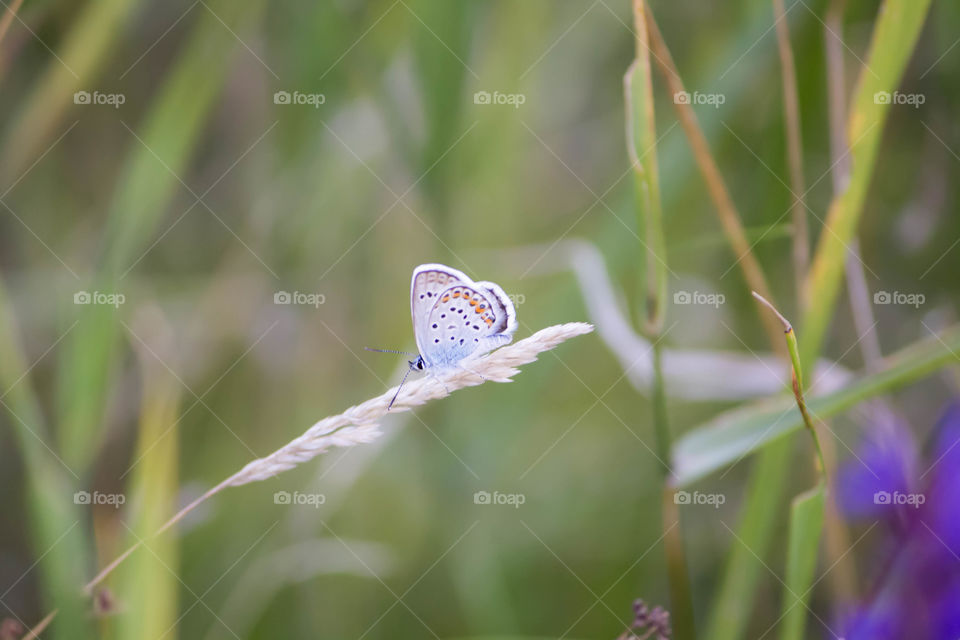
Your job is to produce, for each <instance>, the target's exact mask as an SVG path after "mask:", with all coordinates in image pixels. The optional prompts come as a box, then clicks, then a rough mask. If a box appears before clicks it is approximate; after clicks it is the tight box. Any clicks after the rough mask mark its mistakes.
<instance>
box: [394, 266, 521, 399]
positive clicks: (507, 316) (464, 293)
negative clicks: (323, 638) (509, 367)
mask: <svg viewBox="0 0 960 640" xmlns="http://www.w3.org/2000/svg"><path fill="white" fill-rule="evenodd" d="M410 315H411V317H412V319H413V335H414V338H416V341H417V350H418V352H419V353H418V354H417V358H416V359H415V360H411V361H409V365H410V371H427V372H428V373H437V372H440V371H443V370H444V369H450V368H455V367H462V366H463V365H462V364H461V363H462V362H463V361H464V360H466V359H468V358H472V357H476V356H479V355H482V354H484V353H487V352H489V351H492V350H493V349H496V348H498V347H502V346H503V345H505V344H508V343H509V342H510V341H511V340H513V334H514V332H515V331H516V330H517V310H516V308H515V307H514V306H513V301H512V300H510V298H509V297H508V296H507V294H506V293H505V292H504V290H503V289H502V288H501V287H500V285H497V284H495V283H493V282H474V281H473V280H471V279H470V278H468V277H467V276H466V274H464V273H463V272H462V271H458V270H456V269H454V268H452V267H448V266H446V265H442V264H436V263H430V264H422V265H420V266H419V267H417V268H416V269H414V270H413V276H412V278H411V279H410ZM409 373H410V372H409V371H408V372H407V374H409ZM405 380H406V376H404V381H405ZM400 385H401V386H403V382H401V383H400ZM399 393H400V389H399V388H398V389H397V394H399ZM396 399H397V395H394V397H393V400H396ZM393 400H391V402H390V406H393Z"/></svg>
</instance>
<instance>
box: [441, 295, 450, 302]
mask: <svg viewBox="0 0 960 640" xmlns="http://www.w3.org/2000/svg"><path fill="white" fill-rule="evenodd" d="M449 299H450V296H449V295H447V296H443V298H441V300H440V301H441V302H446V301H447V300H449Z"/></svg>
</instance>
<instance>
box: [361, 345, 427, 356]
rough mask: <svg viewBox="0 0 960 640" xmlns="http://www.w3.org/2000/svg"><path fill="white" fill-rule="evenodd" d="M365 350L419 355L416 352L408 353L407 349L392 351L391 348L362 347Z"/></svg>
mask: <svg viewBox="0 0 960 640" xmlns="http://www.w3.org/2000/svg"><path fill="white" fill-rule="evenodd" d="M364 349H366V350H367V351H376V352H377V353H399V354H400V355H402V356H415V355H419V354H416V353H410V352H409V351H394V350H393V349H374V348H373V347H364Z"/></svg>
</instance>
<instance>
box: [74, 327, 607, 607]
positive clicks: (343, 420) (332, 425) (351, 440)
mask: <svg viewBox="0 0 960 640" xmlns="http://www.w3.org/2000/svg"><path fill="white" fill-rule="evenodd" d="M591 331H593V325H590V324H587V323H585V322H570V323H567V324H559V325H554V326H552V327H547V328H546V329H541V330H540V331H538V332H536V333H535V334H533V335H532V336H530V337H529V338H525V339H524V340H521V341H519V342H516V343H514V344H510V345H507V346H505V347H501V348H500V349H497V350H496V351H494V352H493V353H489V354H487V355H485V356H483V357H480V358H476V359H473V360H470V361H468V362H465V363H464V366H465V367H466V368H462V369H451V370H449V371H444V372H442V373H439V374H437V375H434V376H425V377H423V378H419V379H416V380H413V381H412V382H407V384H405V385H404V386H403V389H402V392H401V393H400V395H399V396H397V399H396V401H395V402H394V403H393V407H392V408H390V409H389V412H391V413H393V412H400V411H409V410H410V409H412V408H413V407H417V406H420V405H423V404H426V403H427V402H430V401H431V400H437V399H439V398H443V397H445V396H448V395H450V393H451V392H453V391H456V390H457V389H463V388H465V387H473V386H476V385H478V384H482V383H484V382H486V381H494V382H510V380H511V379H512V378H513V376H515V375H517V374H518V373H520V370H519V369H517V367H519V366H521V365H524V364H529V363H531V362H533V361H534V360H536V359H537V356H538V355H539V354H540V353H542V352H544V351H548V350H550V349H553V348H554V347H556V346H557V345H559V344H560V343H562V342H564V341H566V340H569V339H570V338H573V337H576V336H579V335H583V334H585V333H590V332H591ZM396 391H397V390H396V388H393V389H389V390H388V391H386V392H384V393H383V394H381V395H379V396H377V397H375V398H372V399H370V400H367V401H366V402H363V403H361V404H358V405H355V406H353V407H350V408H349V409H347V410H346V411H344V412H343V413H341V414H338V415H335V416H329V417H327V418H324V419H323V420H320V421H319V422H317V423H316V424H314V425H313V426H312V427H310V428H309V429H307V430H306V432H304V434H303V435H301V436H299V437H297V438H294V439H293V440H291V441H290V442H288V443H287V444H286V445H284V446H283V447H281V448H279V449H277V450H276V451H274V452H273V453H271V454H270V455H268V456H266V457H264V458H260V459H258V460H254V461H253V462H251V463H249V464H248V465H247V466H245V467H244V468H242V469H240V471H238V472H237V473H235V474H233V475H232V476H230V477H229V478H227V479H226V480H224V481H223V482H221V483H220V484H218V485H216V486H215V487H213V488H212V489H210V490H209V491H207V492H206V493H204V494H203V495H202V496H200V497H199V498H197V499H196V500H194V501H193V502H191V503H190V504H188V505H187V506H186V507H184V508H183V509H181V510H180V511H178V512H177V513H176V515H174V516H173V517H172V518H170V520H168V521H167V522H166V524H164V525H163V526H162V527H160V529H158V530H157V532H156V534H155V535H160V534H161V533H163V532H164V531H166V530H167V529H169V528H170V527H172V526H173V525H175V524H176V523H177V522H179V521H180V520H181V519H182V518H183V517H184V516H186V515H187V514H188V513H190V512H191V511H192V510H193V509H194V508H196V507H197V506H199V505H200V504H201V503H203V502H205V501H206V500H208V499H209V498H211V497H213V496H214V495H216V494H217V493H220V492H221V491H222V490H224V489H226V488H227V487H238V486H240V485H244V484H249V483H251V482H259V481H260V480H266V479H267V478H271V477H273V476H275V475H277V474H278V473H281V472H283V471H288V470H290V469H293V468H294V467H296V466H297V465H300V464H302V463H304V462H307V461H308V460H311V459H313V458H315V457H316V456H318V455H320V454H321V453H323V452H325V451H327V450H328V449H332V448H336V447H352V446H354V445H358V444H364V443H367V442H370V441H372V440H374V439H375V438H377V436H379V435H380V431H379V421H380V420H381V419H382V418H383V417H384V416H386V415H387V413H388V407H389V406H390V400H391V399H392V398H393V396H394V394H395V393H396ZM141 544H142V541H141V542H138V543H137V544H136V545H134V546H132V547H130V548H129V549H127V550H126V551H125V552H124V553H123V554H122V555H120V556H119V557H117V558H116V559H115V560H114V561H113V562H111V563H110V564H108V565H107V566H106V567H104V568H103V569H102V570H101V571H100V573H98V574H97V575H96V577H94V578H93V580H91V581H90V582H88V583H87V585H86V587H84V589H85V590H86V591H87V593H92V592H93V589H94V588H95V587H96V586H97V585H98V584H100V583H101V582H102V581H103V580H104V578H106V577H107V575H109V574H110V573H111V572H112V571H113V570H114V569H116V568H117V566H119V565H120V563H121V562H123V561H124V560H125V559H126V558H127V557H128V556H129V555H130V554H131V553H133V552H134V551H136V549H137V548H139V547H140V545H141Z"/></svg>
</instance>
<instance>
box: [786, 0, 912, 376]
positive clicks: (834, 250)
mask: <svg viewBox="0 0 960 640" xmlns="http://www.w3.org/2000/svg"><path fill="white" fill-rule="evenodd" d="M929 7H930V0H886V2H884V3H883V6H882V7H881V8H880V14H879V17H878V19H877V24H876V26H875V27H874V31H873V39H872V42H871V44H870V51H869V54H868V55H867V58H866V63H865V65H864V69H863V71H862V72H861V73H860V79H859V82H858V84H857V89H856V92H855V94H854V98H853V101H852V107H851V112H850V119H849V121H848V123H847V130H848V131H847V138H848V139H847V144H848V145H849V149H850V157H851V164H852V170H851V173H850V182H849V184H848V186H847V189H846V190H845V191H844V192H842V193H840V194H838V195H837V197H835V198H834V200H833V202H832V203H831V205H830V209H829V211H828V213H827V219H826V225H827V226H828V227H829V228H830V230H829V231H823V232H822V233H821V234H820V240H819V241H818V245H817V250H816V253H815V254H814V259H813V263H812V265H811V267H810V273H809V275H808V277H807V298H806V299H807V300H810V301H813V304H811V305H810V307H809V309H808V312H807V313H806V315H805V317H804V322H803V323H802V326H801V328H802V333H803V345H804V348H803V350H802V351H801V354H802V358H801V361H802V364H803V366H804V368H806V369H808V370H809V368H810V364H811V363H812V362H813V361H814V360H816V358H817V356H818V354H819V353H820V349H821V346H822V345H823V341H824V337H825V334H826V330H827V327H828V326H829V325H830V321H831V319H832V318H833V308H834V304H835V303H836V299H837V293H838V292H839V289H840V281H841V279H842V277H843V266H844V263H845V261H846V259H847V247H848V245H849V244H850V242H851V241H852V239H853V236H854V233H855V232H856V229H857V223H858V222H859V220H860V216H861V214H862V212H863V203H864V200H865V199H866V195H867V189H868V187H869V186H870V179H871V177H872V176H873V168H874V165H875V164H876V160H877V150H878V149H879V147H880V140H881V139H882V137H883V127H884V123H885V122H886V120H887V114H888V112H889V110H890V104H889V101H883V100H877V99H876V96H877V95H878V94H880V95H882V94H887V95H889V94H892V93H893V92H894V91H896V89H897V87H898V86H899V85H900V78H901V76H902V75H903V70H904V67H906V65H907V62H909V60H910V56H911V54H912V53H913V49H914V45H915V44H916V41H917V37H918V36H919V35H920V28H921V27H922V26H923V22H924V20H925V18H926V15H927V9H928V8H929Z"/></svg>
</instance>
